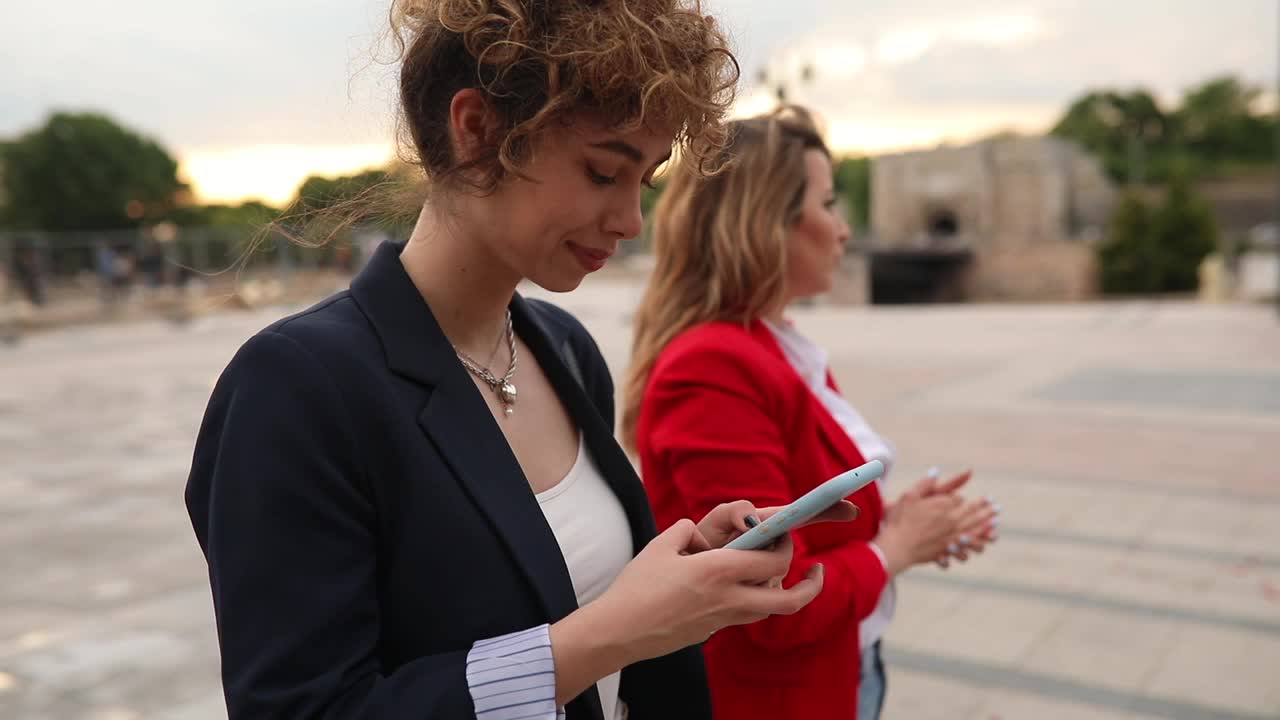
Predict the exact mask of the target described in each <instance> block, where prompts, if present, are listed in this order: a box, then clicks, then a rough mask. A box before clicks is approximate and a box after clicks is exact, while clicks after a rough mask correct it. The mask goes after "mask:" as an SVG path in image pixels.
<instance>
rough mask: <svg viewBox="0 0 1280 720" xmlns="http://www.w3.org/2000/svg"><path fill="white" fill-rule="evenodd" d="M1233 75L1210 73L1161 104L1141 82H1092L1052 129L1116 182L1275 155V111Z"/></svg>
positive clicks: (1220, 168)
mask: <svg viewBox="0 0 1280 720" xmlns="http://www.w3.org/2000/svg"><path fill="white" fill-rule="evenodd" d="M1260 96H1261V91H1260V90H1259V89H1258V88H1256V87H1252V86H1248V85H1246V84H1244V83H1242V82H1241V81H1240V80H1239V79H1238V78H1235V77H1232V76H1223V77H1217V78H1213V79H1210V80H1208V81H1207V82H1204V83H1202V84H1201V85H1198V86H1196V87H1194V88H1191V89H1190V90H1188V91H1187V92H1186V94H1185V95H1184V96H1183V98H1182V103H1181V105H1180V106H1179V107H1178V108H1176V109H1175V110H1172V111H1168V112H1166V111H1164V110H1162V109H1161V108H1160V106H1159V104H1158V103H1157V102H1156V101H1155V99H1154V98H1153V97H1152V96H1151V94H1150V93H1148V92H1147V91H1145V90H1140V89H1139V90H1131V91H1127V92H1121V91H1116V90H1095V91H1092V92H1089V93H1087V94H1085V95H1084V96H1082V97H1081V98H1079V99H1078V100H1076V101H1075V102H1073V103H1071V105H1070V107H1068V108H1067V110H1066V112H1065V113H1064V114H1063V116H1062V118H1061V119H1060V120H1059V121H1058V123H1057V124H1056V125H1054V127H1053V129H1052V130H1051V131H1050V132H1051V134H1053V135H1056V136H1058V137H1062V138H1066V139H1069V140H1073V141H1075V142H1077V143H1079V144H1080V145H1081V146H1083V147H1084V148H1085V149H1086V150H1088V151H1090V152H1092V153H1093V154H1094V155H1096V156H1097V157H1098V158H1099V160H1100V161H1101V162H1102V165H1103V167H1104V168H1105V169H1106V171H1107V174H1108V175H1109V176H1110V177H1111V178H1112V179H1113V180H1116V181H1118V182H1129V183H1132V184H1143V183H1163V182H1168V181H1169V180H1170V179H1171V178H1173V177H1174V176H1175V175H1178V174H1179V173H1190V174H1191V175H1192V176H1193V177H1195V176H1201V175H1205V174H1221V173H1223V172H1229V171H1230V170H1232V169H1234V168H1235V167H1238V166H1241V165H1244V166H1256V165H1260V164H1266V163H1274V162H1275V161H1276V141H1275V137H1276V129H1277V128H1276V123H1277V116H1276V114H1275V113H1270V114H1266V113H1262V112H1261V111H1260V110H1259V108H1258V102H1257V101H1258V98H1259V97H1260Z"/></svg>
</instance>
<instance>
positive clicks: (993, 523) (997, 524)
mask: <svg viewBox="0 0 1280 720" xmlns="http://www.w3.org/2000/svg"><path fill="white" fill-rule="evenodd" d="M991 527H993V528H996V527H1000V516H999V515H997V516H995V517H993V518H991Z"/></svg>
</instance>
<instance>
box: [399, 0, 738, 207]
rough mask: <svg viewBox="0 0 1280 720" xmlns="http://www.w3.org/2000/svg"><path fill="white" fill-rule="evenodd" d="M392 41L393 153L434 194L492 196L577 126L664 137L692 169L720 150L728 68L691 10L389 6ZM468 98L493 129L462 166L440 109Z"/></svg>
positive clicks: (513, 0)
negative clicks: (496, 121) (472, 94)
mask: <svg viewBox="0 0 1280 720" xmlns="http://www.w3.org/2000/svg"><path fill="white" fill-rule="evenodd" d="M391 30H392V37H393V38H394V40H395V42H396V46H397V49H398V50H399V55H400V60H401V69H400V113H401V117H400V133H399V134H400V137H401V143H402V145H403V146H404V147H403V148H402V149H403V150H405V151H407V152H406V153H405V154H406V155H407V159H409V160H410V161H412V162H414V163H415V164H418V165H420V166H421V167H422V169H423V170H424V171H425V173H426V175H427V178H428V179H429V180H430V181H431V183H432V184H433V185H438V184H440V183H442V182H445V181H448V180H452V179H455V178H457V177H460V176H462V175H464V174H465V175H469V176H470V177H471V178H472V180H470V183H471V184H473V185H475V186H477V187H478V188H479V189H482V190H492V189H493V188H494V187H495V186H496V185H497V184H498V182H500V181H501V180H502V179H503V178H504V177H506V176H507V175H509V174H510V175H517V176H519V175H520V168H521V166H522V164H523V163H524V162H525V161H526V160H527V159H528V156H529V152H530V150H531V148H532V146H533V145H534V143H535V142H536V140H537V138H538V137H539V135H540V134H541V133H542V132H543V131H545V130H547V129H548V128H550V127H551V126H553V125H555V124H557V123H566V122H570V121H572V120H573V119H574V118H575V117H580V116H588V117H591V118H592V119H595V120H598V121H601V122H603V123H604V124H605V125H606V126H608V127H612V128H618V129H622V130H627V129H633V128H637V127H641V126H644V127H647V128H649V129H654V130H660V131H664V132H672V133H674V135H675V139H676V145H677V146H678V151H679V152H681V154H683V155H685V156H686V157H692V158H695V162H696V161H697V160H698V159H703V160H705V159H709V158H711V157H714V156H715V155H716V153H717V151H718V150H719V149H720V148H721V147H723V145H724V143H725V140H726V131H725V128H724V119H725V115H726V113H727V112H728V110H729V107H730V105H731V104H732V102H733V90H734V86H735V85H736V83H737V80H738V74H739V68H738V63H737V60H736V59H735V58H734V56H733V53H732V52H731V51H730V50H729V47H728V42H727V39H726V37H725V35H724V33H723V32H722V31H721V30H720V29H719V28H718V26H717V24H716V22H715V20H714V19H713V18H711V17H710V16H708V15H704V14H703V12H702V7H701V0H555V1H554V2H548V1H546V0H542V1H539V0H393V2H392V6H391ZM467 88H475V89H479V90H481V91H483V93H484V95H485V98H486V100H487V101H488V102H489V104H490V107H491V109H492V110H493V112H495V113H496V114H497V116H498V117H499V118H500V120H501V123H500V125H501V127H500V129H499V131H498V132H497V133H495V136H494V137H491V138H490V139H489V143H488V144H487V147H486V148H485V149H484V151H483V152H482V153H480V155H479V157H476V158H474V159H472V160H471V161H469V162H466V163H461V162H458V161H457V159H456V158H455V157H454V156H453V152H452V148H451V147H450V143H449V141H448V137H449V133H448V124H449V105H450V102H451V100H452V98H453V96H454V94H456V93H457V92H458V91H460V90H463V89H467ZM698 164H699V165H700V166H701V165H702V164H703V163H701V162H699V163H698ZM468 171H479V172H468Z"/></svg>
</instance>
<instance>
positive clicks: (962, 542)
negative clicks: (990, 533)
mask: <svg viewBox="0 0 1280 720" xmlns="http://www.w3.org/2000/svg"><path fill="white" fill-rule="evenodd" d="M959 539H960V547H968V546H969V543H971V542H973V541H972V540H970V539H969V536H968V535H967V534H965V535H961V536H960V538H959Z"/></svg>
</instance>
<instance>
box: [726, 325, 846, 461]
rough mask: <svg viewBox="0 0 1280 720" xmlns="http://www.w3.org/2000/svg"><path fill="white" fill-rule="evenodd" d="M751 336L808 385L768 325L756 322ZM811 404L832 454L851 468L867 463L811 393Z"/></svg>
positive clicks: (797, 378) (828, 375) (820, 402)
mask: <svg viewBox="0 0 1280 720" xmlns="http://www.w3.org/2000/svg"><path fill="white" fill-rule="evenodd" d="M751 334H752V336H754V337H755V338H756V340H758V341H759V342H760V344H761V345H764V346H765V347H766V348H768V350H769V352H770V353H771V354H773V355H774V356H775V357H777V358H778V359H779V360H780V361H782V362H783V363H784V364H785V365H786V366H787V368H788V369H791V370H792V372H793V373H794V374H795V376H796V380H797V381H799V382H801V383H804V384H806V385H807V383H806V381H805V379H804V378H802V377H800V374H799V373H798V372H795V369H794V368H793V367H792V365H791V361H790V360H788V359H787V354H786V353H785V352H784V351H783V350H782V346H781V345H779V344H778V339H777V338H775V337H774V336H773V331H771V330H770V329H769V327H768V326H767V325H765V324H764V323H763V322H761V321H759V320H757V321H755V322H754V323H753V324H752V326H751ZM827 378H828V383H830V382H832V380H831V374H830V373H829V372H828V374H827ZM809 402H810V406H811V407H812V408H813V414H814V417H815V418H816V419H817V421H818V429H819V431H820V432H819V434H821V435H822V440H823V442H824V443H826V445H827V448H828V449H829V450H830V451H831V452H833V453H835V456H836V457H837V458H839V459H840V462H841V463H843V464H845V465H847V466H849V467H851V468H852V467H857V466H859V465H861V464H862V463H863V462H865V460H864V459H863V457H862V452H861V451H859V450H858V447H857V446H856V445H854V444H853V440H851V439H849V434H848V433H846V432H845V431H844V428H842V427H840V423H839V422H837V421H836V419H835V418H834V417H832V415H831V413H830V412H828V411H827V408H826V406H825V405H823V404H822V401H821V400H820V399H819V398H818V396H817V395H814V394H813V393H812V392H810V393H809Z"/></svg>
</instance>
